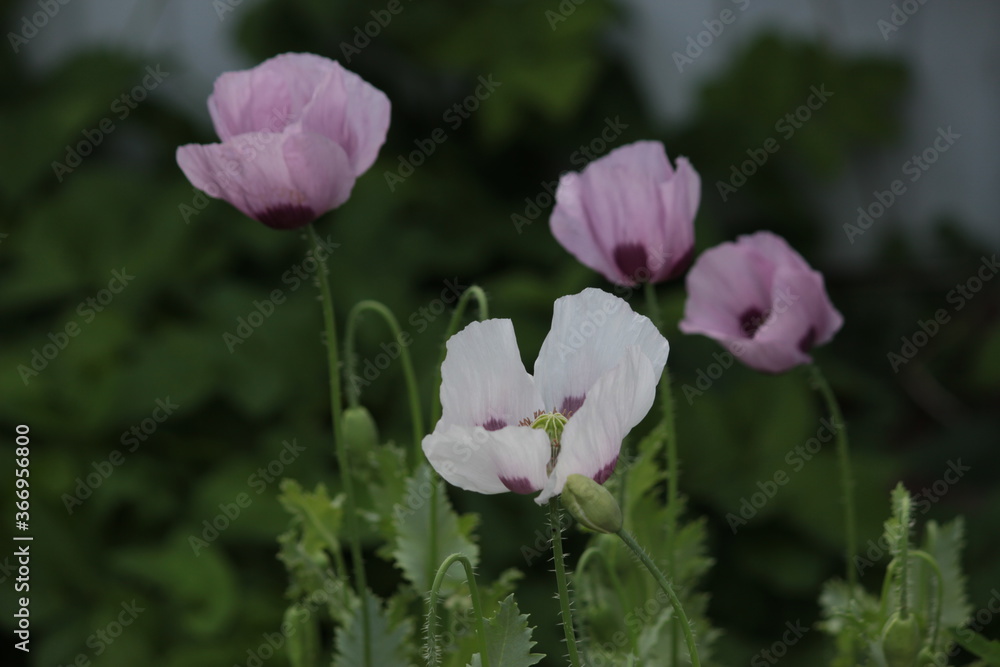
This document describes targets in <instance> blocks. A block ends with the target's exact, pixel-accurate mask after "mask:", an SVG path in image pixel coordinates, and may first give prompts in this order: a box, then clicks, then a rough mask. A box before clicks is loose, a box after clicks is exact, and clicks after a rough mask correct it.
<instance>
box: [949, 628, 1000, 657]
mask: <svg viewBox="0 0 1000 667" xmlns="http://www.w3.org/2000/svg"><path fill="white" fill-rule="evenodd" d="M951 637H952V639H954V640H955V642H956V643H957V644H958V645H959V646H961V647H962V648H964V649H965V650H966V651H968V652H969V653H974V654H975V655H977V656H979V657H980V658H982V659H983V660H985V661H986V664H987V665H991V666H992V667H1000V642H998V641H996V640H990V639H987V638H986V637H983V636H982V635H981V634H979V633H976V632H973V631H972V630H969V629H968V628H961V629H959V630H952V631H951Z"/></svg>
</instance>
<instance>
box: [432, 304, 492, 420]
mask: <svg viewBox="0 0 1000 667" xmlns="http://www.w3.org/2000/svg"><path fill="white" fill-rule="evenodd" d="M469 299H475V300H476V305H477V306H478V308H479V319H480V320H485V319H486V318H488V317H489V316H490V311H489V303H488V302H487V299H486V292H484V291H483V288H482V287H480V286H479V285H472V286H471V287H469V289H467V290H465V291H464V292H462V296H460V297H459V299H458V303H457V304H455V312H453V313H452V314H451V320H450V321H449V322H448V328H447V329H446V330H445V332H444V343H442V344H441V358H440V359H438V365H437V371H436V375H435V377H434V394H433V395H432V396H431V424H437V422H438V420H439V419H440V418H441V364H443V363H444V357H445V352H446V351H447V348H446V347H445V343H447V342H448V339H449V338H451V337H452V336H453V335H454V334H455V332H456V330H457V329H458V325H459V324H460V323H461V321H462V316H463V315H465V309H466V307H468V305H469Z"/></svg>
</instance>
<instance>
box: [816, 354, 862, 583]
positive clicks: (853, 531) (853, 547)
mask: <svg viewBox="0 0 1000 667" xmlns="http://www.w3.org/2000/svg"><path fill="white" fill-rule="evenodd" d="M810 370H811V372H812V381H813V387H814V388H816V390H817V391H819V393H820V394H822V396H823V400H825V401H826V409H827V412H828V413H829V414H830V419H831V421H832V422H833V428H835V429H836V430H837V458H838V459H839V462H840V487H841V493H842V494H843V503H844V532H845V533H846V538H847V539H846V542H847V585H848V596H849V598H850V599H852V600H853V599H854V588H855V586H856V585H857V582H858V578H857V573H856V572H855V571H854V557H855V556H856V555H857V553H858V547H857V527H856V516H857V515H856V514H855V510H854V476H853V473H852V472H851V452H850V449H849V448H848V446H847V425H846V424H844V416H843V415H842V414H841V412H840V404H839V403H837V397H836V396H834V394H833V390H832V389H830V384H829V383H828V382H827V381H826V377H824V376H823V372H822V371H821V370H820V369H819V366H817V365H816V364H811V365H810Z"/></svg>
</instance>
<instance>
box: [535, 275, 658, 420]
mask: <svg viewBox="0 0 1000 667" xmlns="http://www.w3.org/2000/svg"><path fill="white" fill-rule="evenodd" d="M630 345H635V346H638V348H639V350H640V351H641V352H642V354H644V355H645V356H646V358H647V359H648V360H649V362H650V364H651V366H652V369H653V372H654V374H655V376H656V377H657V378H659V377H660V374H661V373H662V372H663V367H664V365H665V364H666V363H667V354H668V353H669V351H670V346H669V344H668V343H667V340H666V339H665V338H664V337H663V336H662V335H661V334H660V332H659V331H657V330H656V327H655V326H653V323H652V322H650V321H649V318H647V317H645V316H643V315H639V314H637V313H635V312H634V311H633V310H632V309H631V308H630V307H629V305H628V303H626V302H625V301H624V300H622V299H620V298H618V297H616V296H613V295H611V294H608V293H607V292H604V291H602V290H599V289H593V288H588V289H585V290H583V291H582V292H580V293H579V294H574V295H571V296H564V297H561V298H559V299H557V300H556V302H555V306H554V308H553V313H552V329H551V330H550V331H549V334H548V336H546V337H545V341H544V342H543V343H542V348H541V350H540V351H539V353H538V359H537V360H536V361H535V384H536V386H537V387H538V391H539V392H540V393H541V396H542V400H543V401H544V403H545V406H546V408H547V409H548V410H555V411H558V412H561V413H563V414H566V412H572V411H575V410H579V409H580V405H586V403H585V402H584V401H585V399H586V400H589V397H588V396H587V391H588V390H589V389H590V388H591V387H592V386H593V385H594V383H595V382H597V380H598V379H599V378H601V377H602V376H603V375H604V374H605V373H607V372H608V371H610V370H611V369H613V368H615V367H616V366H617V365H618V364H619V363H620V362H621V360H622V359H623V358H624V357H625V351H626V349H627V348H628V346H630Z"/></svg>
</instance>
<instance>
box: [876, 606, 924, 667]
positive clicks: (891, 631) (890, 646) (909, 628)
mask: <svg viewBox="0 0 1000 667" xmlns="http://www.w3.org/2000/svg"><path fill="white" fill-rule="evenodd" d="M923 644H924V640H923V637H922V636H921V634H920V624H919V623H918V622H917V617H916V616H914V615H913V614H910V615H909V616H907V617H906V618H902V617H901V616H900V615H899V614H898V613H897V614H893V615H892V616H891V617H890V618H889V622H888V623H886V624H885V629H884V630H882V651H883V653H884V654H885V662H886V664H887V665H889V667H913V665H914V664H915V662H916V659H917V654H919V653H920V649H921V647H922V646H923Z"/></svg>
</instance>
